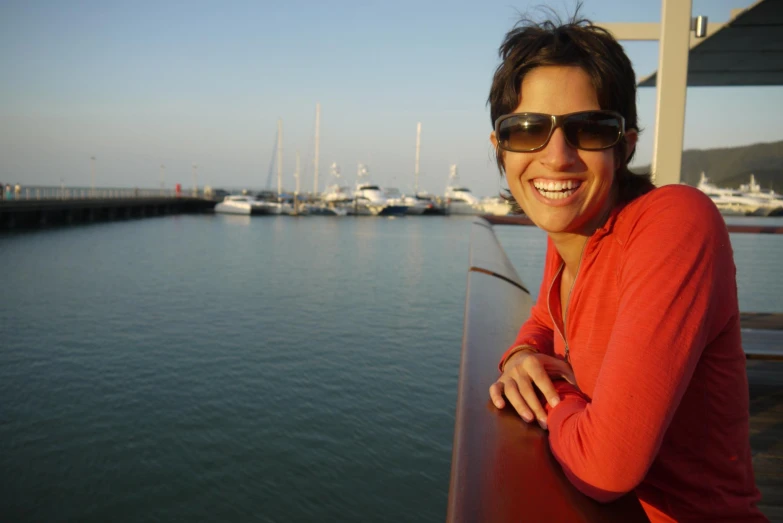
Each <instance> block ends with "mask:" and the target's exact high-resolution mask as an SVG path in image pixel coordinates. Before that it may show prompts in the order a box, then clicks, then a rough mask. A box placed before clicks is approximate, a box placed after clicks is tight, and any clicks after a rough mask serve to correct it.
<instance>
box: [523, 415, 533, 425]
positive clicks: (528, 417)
mask: <svg viewBox="0 0 783 523" xmlns="http://www.w3.org/2000/svg"><path fill="white" fill-rule="evenodd" d="M522 419H523V420H525V421H527V422H528V423H530V422H531V421H533V416H530V415H529V414H522Z"/></svg>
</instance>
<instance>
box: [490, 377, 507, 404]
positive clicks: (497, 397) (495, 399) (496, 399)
mask: <svg viewBox="0 0 783 523" xmlns="http://www.w3.org/2000/svg"><path fill="white" fill-rule="evenodd" d="M489 397H490V399H491V400H492V404H493V405H495V407H497V408H499V409H502V408H503V407H505V406H506V402H505V401H503V382H502V381H496V382H495V383H493V384H492V385H490V387H489Z"/></svg>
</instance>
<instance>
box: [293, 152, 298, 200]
mask: <svg viewBox="0 0 783 523" xmlns="http://www.w3.org/2000/svg"><path fill="white" fill-rule="evenodd" d="M294 178H296V190H294V196H296V195H298V194H299V151H296V171H294Z"/></svg>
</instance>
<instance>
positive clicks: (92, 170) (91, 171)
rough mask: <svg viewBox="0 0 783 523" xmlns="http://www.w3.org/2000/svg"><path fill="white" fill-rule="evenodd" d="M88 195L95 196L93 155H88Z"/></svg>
mask: <svg viewBox="0 0 783 523" xmlns="http://www.w3.org/2000/svg"><path fill="white" fill-rule="evenodd" d="M90 196H92V197H93V198H95V156H90Z"/></svg>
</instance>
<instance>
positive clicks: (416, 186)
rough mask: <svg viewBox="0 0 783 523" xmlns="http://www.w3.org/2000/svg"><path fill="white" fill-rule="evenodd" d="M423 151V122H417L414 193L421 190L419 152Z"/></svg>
mask: <svg viewBox="0 0 783 523" xmlns="http://www.w3.org/2000/svg"><path fill="white" fill-rule="evenodd" d="M420 152H421V122H419V123H417V124H416V170H415V180H414V182H413V191H414V193H418V192H419V153H420Z"/></svg>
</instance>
